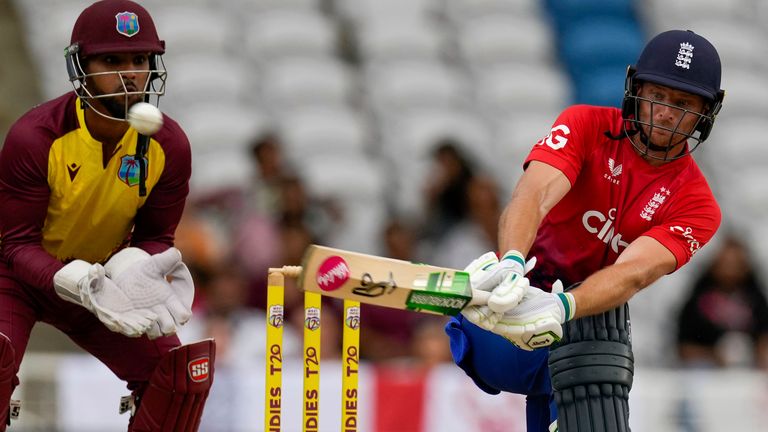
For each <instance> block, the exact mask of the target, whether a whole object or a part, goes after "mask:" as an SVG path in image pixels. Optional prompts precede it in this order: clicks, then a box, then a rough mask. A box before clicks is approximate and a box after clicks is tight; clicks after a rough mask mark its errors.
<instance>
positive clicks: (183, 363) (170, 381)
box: [128, 339, 216, 432]
mask: <svg viewBox="0 0 768 432" xmlns="http://www.w3.org/2000/svg"><path fill="white" fill-rule="evenodd" d="M215 356H216V345H215V343H214V341H213V339H206V340H203V341H200V342H196V343H193V344H189V345H182V346H180V347H178V348H174V349H172V350H171V351H169V352H168V353H167V354H165V356H164V357H163V358H162V359H160V362H159V363H158V365H157V368H155V371H154V372H153V374H152V377H151V378H150V380H149V383H148V385H147V387H146V389H145V390H144V392H143V394H141V395H139V397H138V398H137V403H136V404H137V405H138V408H137V409H136V414H135V415H134V416H133V417H132V418H131V423H130V426H129V428H128V430H129V432H195V431H197V429H198V427H199V426H200V418H201V417H202V415H203V407H204V406H205V400H206V398H207V397H208V392H209V391H210V389H211V385H212V384H213V366H214V361H215Z"/></svg>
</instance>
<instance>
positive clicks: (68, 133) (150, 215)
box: [0, 93, 191, 289]
mask: <svg viewBox="0 0 768 432" xmlns="http://www.w3.org/2000/svg"><path fill="white" fill-rule="evenodd" d="M137 135H138V134H137V132H136V130H134V129H133V128H129V129H128V130H127V131H126V133H125V134H124V136H123V137H122V139H121V140H120V142H118V143H117V146H116V147H115V149H114V151H113V152H112V154H111V155H110V156H109V157H107V158H105V157H104V156H103V147H102V145H101V143H100V142H98V141H96V140H95V139H94V138H93V137H92V136H91V134H90V132H89V131H88V128H87V126H86V124H85V116H84V111H83V108H82V107H81V104H80V101H79V100H78V99H77V97H76V96H75V95H74V94H73V93H68V94H66V95H64V96H61V97H59V98H57V99H54V100H52V101H50V102H47V103H45V104H42V105H40V106H38V107H36V108H34V109H32V110H30V111H29V112H27V113H26V114H25V115H24V116H22V117H21V118H20V119H19V120H18V121H17V122H16V123H15V124H14V125H13V127H12V128H11V130H10V131H9V133H8V136H7V137H6V141H5V145H4V146H3V149H2V152H0V208H2V211H1V212H0V241H1V243H0V246H1V254H0V273H6V272H9V271H10V272H12V273H13V275H14V277H15V278H16V279H18V280H20V281H22V282H25V283H27V284H29V285H32V286H35V287H38V288H46V289H52V287H53V283H52V280H53V274H54V273H55V272H56V271H58V270H59V269H60V268H61V267H62V265H63V264H62V262H67V261H70V260H72V259H82V260H85V261H88V262H91V263H94V262H103V261H104V260H106V259H107V258H109V256H110V255H111V254H112V253H113V252H114V251H115V250H116V249H118V248H119V247H121V246H122V245H125V244H126V243H127V242H128V240H129V239H130V240H131V243H132V245H133V246H137V247H140V248H142V249H144V250H146V251H147V252H149V253H157V252H161V251H163V250H165V249H167V248H168V247H170V246H172V245H173V238H174V237H173V235H174V231H175V229H176V225H177V224H178V222H179V219H180V218H181V213H182V211H183V209H184V202H185V200H186V197H187V194H188V192H189V177H190V173H191V155H190V146H189V141H188V140H187V137H186V135H185V134H184V132H183V131H182V130H181V128H180V127H179V126H178V124H176V122H174V121H173V120H172V119H170V118H168V117H165V119H164V123H163V127H162V129H160V130H159V131H158V132H157V133H156V134H154V135H153V136H152V138H151V139H150V142H149V146H148V149H147V152H146V155H145V160H146V162H147V171H146V176H145V180H146V187H147V191H148V193H147V195H146V196H140V195H139V192H138V187H139V169H138V164H137V163H136V160H135V155H136V143H137Z"/></svg>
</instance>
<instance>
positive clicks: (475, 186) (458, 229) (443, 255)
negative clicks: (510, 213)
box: [429, 176, 501, 268]
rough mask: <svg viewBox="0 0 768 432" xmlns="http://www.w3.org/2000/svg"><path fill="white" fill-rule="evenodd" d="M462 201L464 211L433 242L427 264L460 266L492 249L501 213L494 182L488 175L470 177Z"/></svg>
mask: <svg viewBox="0 0 768 432" xmlns="http://www.w3.org/2000/svg"><path fill="white" fill-rule="evenodd" d="M465 201H466V202H467V210H468V214H467V215H466V216H465V217H464V219H462V220H461V221H459V222H458V223H456V224H455V225H454V226H453V227H452V228H450V229H449V230H448V231H447V232H446V233H445V234H444V235H443V236H442V237H441V238H439V239H437V240H436V241H435V242H434V243H433V246H432V252H431V253H430V256H429V262H430V264H435V265H440V266H444V267H451V268H464V266H465V265H466V264H467V263H468V262H471V261H472V260H473V259H474V258H473V257H478V256H480V255H482V254H484V253H485V252H488V251H493V250H496V244H497V238H498V232H499V218H500V216H501V200H500V193H499V187H498V184H497V183H496V181H495V180H494V179H493V178H491V177H488V176H475V177H472V178H471V179H470V180H469V182H468V184H467V186H466V197H465Z"/></svg>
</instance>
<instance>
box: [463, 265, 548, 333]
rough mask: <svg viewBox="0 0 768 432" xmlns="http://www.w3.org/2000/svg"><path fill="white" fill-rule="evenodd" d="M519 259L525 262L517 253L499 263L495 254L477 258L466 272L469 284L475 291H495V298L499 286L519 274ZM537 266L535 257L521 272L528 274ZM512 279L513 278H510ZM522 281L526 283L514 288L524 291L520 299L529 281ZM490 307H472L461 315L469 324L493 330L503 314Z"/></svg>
mask: <svg viewBox="0 0 768 432" xmlns="http://www.w3.org/2000/svg"><path fill="white" fill-rule="evenodd" d="M507 255H510V253H509V252H508V253H507V254H505V257H507ZM518 258H519V260H520V262H524V261H523V258H522V254H520V253H519V252H517V253H516V255H514V256H512V255H510V256H509V258H508V259H506V260H504V259H503V260H502V261H501V262H499V259H498V258H497V257H496V254H495V253H494V252H486V253H485V254H483V255H482V256H480V257H479V258H476V259H475V260H474V261H472V262H471V263H469V265H468V266H467V267H466V268H465V269H464V271H465V272H467V273H469V282H470V284H471V285H472V288H473V289H476V290H481V291H493V293H492V294H491V298H493V296H494V294H495V293H496V289H498V286H499V285H500V284H501V283H503V282H504V281H505V280H507V278H508V276H510V275H511V274H518V273H516V272H517V266H516V265H517V264H518V261H517V259H518ZM535 265H536V257H533V258H531V259H530V260H529V261H528V262H527V263H525V266H524V267H523V266H522V265H521V266H520V270H521V271H522V272H524V273H528V272H529V271H531V269H533V267H534V266H535ZM521 277H522V275H521ZM510 279H512V278H511V277H510ZM522 279H524V282H522V281H520V283H519V286H516V287H512V288H517V289H519V290H522V293H520V294H519V298H522V296H523V294H524V293H525V291H524V290H525V289H526V288H527V287H528V284H527V283H528V279H525V278H522ZM514 280H515V281H518V278H517V277H515V278H514ZM510 295H512V296H514V295H518V294H517V291H514V292H512V293H510ZM519 298H518V301H519ZM507 299H508V297H507ZM497 301H504V298H502V297H501V296H497ZM515 304H517V303H515ZM488 305H489V306H490V300H489V301H488ZM489 306H470V307H468V308H466V309H464V310H462V311H461V313H462V315H464V317H465V318H467V320H469V322H471V323H473V324H475V325H476V326H478V327H480V328H483V329H486V330H492V329H493V328H494V326H495V325H496V323H497V322H498V321H499V319H500V318H501V315H502V314H501V313H498V312H494V311H493V310H492V309H491V308H490V307H489Z"/></svg>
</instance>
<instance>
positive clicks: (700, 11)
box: [640, 0, 766, 35]
mask: <svg viewBox="0 0 768 432" xmlns="http://www.w3.org/2000/svg"><path fill="white" fill-rule="evenodd" d="M642 4H643V7H642V8H640V10H641V11H643V12H644V13H645V14H646V22H647V23H648V24H649V25H650V26H652V27H653V28H654V29H655V30H656V31H659V32H660V31H664V30H670V29H682V30H687V29H690V30H693V31H695V32H697V33H701V34H703V35H704V34H705V33H703V31H704V30H701V29H699V28H697V27H694V26H691V23H692V22H696V21H700V20H714V21H717V22H725V23H727V22H730V21H736V22H739V23H741V24H744V25H751V24H756V23H760V22H761V21H760V19H759V16H755V8H759V7H760V5H761V4H766V3H765V2H763V1H755V0H729V1H720V0H675V1H666V0H648V1H645V2H643V3H642ZM762 22H763V23H765V21H762Z"/></svg>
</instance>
